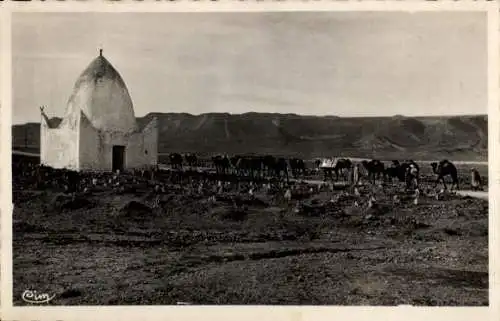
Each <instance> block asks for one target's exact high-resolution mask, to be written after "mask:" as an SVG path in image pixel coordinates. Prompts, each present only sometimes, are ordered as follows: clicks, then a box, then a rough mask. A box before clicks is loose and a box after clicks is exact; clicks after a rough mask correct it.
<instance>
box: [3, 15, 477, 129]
mask: <svg viewBox="0 0 500 321" xmlns="http://www.w3.org/2000/svg"><path fill="white" fill-rule="evenodd" d="M12 21H13V25H12V29H13V30H12V54H13V66H12V68H13V110H12V114H13V124H19V123H25V122H39V120H40V114H39V108H38V107H39V106H41V105H46V106H47V107H46V109H45V111H46V113H47V114H48V115H49V117H54V116H59V117H62V116H63V115H64V111H65V108H66V104H67V101H68V99H69V95H70V94H71V91H72V89H73V86H74V83H75V81H76V79H77V78H78V76H79V75H80V73H81V72H83V70H84V69H85V68H86V67H87V65H88V64H89V63H90V62H91V61H92V60H93V59H94V58H95V57H96V56H98V54H99V48H101V47H102V48H103V55H104V56H105V57H106V58H107V59H108V60H109V61H110V63H111V64H112V65H113V66H114V67H115V68H116V69H117V70H118V72H119V73H120V74H121V76H122V78H123V79H124V81H125V83H126V85H127V88H128V90H129V93H130V95H131V98H132V101H133V103H134V109H135V114H136V116H137V117H140V116H144V115H146V114H147V113H150V112H186V113H191V114H200V113H206V112H229V113H245V112H252V111H253V112H277V113H295V114H304V115H336V116H344V117H349V116H393V115H405V116H413V115H450V114H454V115H459V114H486V113H487V19H486V14H485V13H481V12H419V13H413V14H412V13H403V12H281V13H280V12H274V13H263V12H261V13H14V14H13V17H12Z"/></svg>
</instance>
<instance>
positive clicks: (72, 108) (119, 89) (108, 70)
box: [61, 52, 137, 133]
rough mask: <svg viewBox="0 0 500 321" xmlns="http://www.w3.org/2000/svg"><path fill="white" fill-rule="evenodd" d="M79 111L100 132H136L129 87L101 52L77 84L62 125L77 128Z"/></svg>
mask: <svg viewBox="0 0 500 321" xmlns="http://www.w3.org/2000/svg"><path fill="white" fill-rule="evenodd" d="M80 111H82V112H83V114H84V115H85V116H86V117H87V118H88V119H89V121H90V122H91V124H92V125H93V126H94V127H95V128H97V129H100V130H103V131H113V132H116V131H118V132H125V133H127V132H132V131H135V130H137V122H136V119H135V115H134V107H133V105H132V99H131V98H130V95H129V93H128V90H127V86H125V83H124V81H123V79H122V77H121V76H120V74H119V73H118V72H117V71H116V69H115V68H114V67H113V66H112V65H111V64H110V63H109V61H108V60H106V58H104V57H103V56H102V52H101V54H100V55H99V56H98V57H97V58H95V59H94V60H93V61H92V62H91V63H90V65H89V66H88V67H87V68H86V69H85V70H84V71H83V73H82V74H81V75H80V77H79V78H78V80H77V81H76V83H75V86H74V89H73V93H72V94H71V97H70V98H69V101H68V106H67V109H66V115H65V117H64V119H63V122H62V123H61V125H64V124H66V125H69V126H74V125H76V124H75V123H74V121H75V120H76V119H77V118H76V117H75V116H77V115H78V113H79V112H80Z"/></svg>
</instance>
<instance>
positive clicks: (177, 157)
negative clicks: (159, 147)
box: [169, 153, 182, 169]
mask: <svg viewBox="0 0 500 321" xmlns="http://www.w3.org/2000/svg"><path fill="white" fill-rule="evenodd" d="M169 158H170V165H171V166H172V169H182V156H181V154H179V153H172V154H170V155H169Z"/></svg>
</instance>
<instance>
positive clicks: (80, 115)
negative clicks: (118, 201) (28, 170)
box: [40, 50, 158, 171]
mask: <svg viewBox="0 0 500 321" xmlns="http://www.w3.org/2000/svg"><path fill="white" fill-rule="evenodd" d="M41 112H42V121H41V126H40V131H41V133H40V134H41V136H40V145H41V146H40V161H41V163H42V164H43V165H46V166H50V167H53V168H67V169H73V170H77V171H85V170H97V171H116V170H125V169H134V168H146V167H150V166H154V165H156V164H157V159H158V131H157V120H156V118H155V119H153V120H152V121H151V122H150V123H149V124H147V125H146V126H145V127H144V128H139V126H138V124H137V121H136V118H135V115H134V107H133V104H132V99H131V98H130V95H129V92H128V90H127V87H126V85H125V83H124V81H123V79H122V77H121V76H120V74H119V73H118V72H117V71H116V69H115V68H114V67H113V66H112V65H111V64H110V63H109V61H108V60H106V58H104V56H103V55H102V50H100V54H99V56H98V57H97V58H95V59H94V60H93V61H92V62H91V63H90V65H89V66H88V67H87V69H85V70H84V71H83V73H82V74H81V75H80V77H79V78H78V80H77V81H76V83H75V86H74V89H73V93H72V94H71V96H70V98H69V101H68V105H67V107H66V113H65V115H64V118H63V120H62V121H61V123H60V124H59V125H58V126H52V125H51V122H50V121H49V118H48V117H47V115H46V114H45V112H44V111H43V109H42V110H41Z"/></svg>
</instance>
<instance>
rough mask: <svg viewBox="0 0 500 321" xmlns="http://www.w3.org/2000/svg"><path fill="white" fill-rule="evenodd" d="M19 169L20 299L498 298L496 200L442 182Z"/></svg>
mask: <svg viewBox="0 0 500 321" xmlns="http://www.w3.org/2000/svg"><path fill="white" fill-rule="evenodd" d="M463 180H467V176H466V175H465V174H464V175H463ZM14 181H15V184H14V191H13V192H14V195H13V197H14V203H15V208H14V216H13V222H14V223H13V225H14V226H13V229H14V240H13V241H14V249H13V255H14V258H13V263H14V285H13V286H14V300H15V305H22V304H25V303H24V302H23V301H22V300H21V294H22V292H23V291H24V290H26V289H36V290H37V291H39V292H47V293H52V294H55V298H54V299H53V300H52V301H51V302H50V303H49V304H51V305H117V304H176V303H177V302H188V303H191V304H331V305H396V304H414V305H451V306H458V305H460V306H463V305H488V201H487V200H483V199H476V198H472V197H464V196H459V195H452V194H446V195H444V196H443V198H442V199H439V200H437V199H436V197H435V196H434V193H433V191H430V192H429V193H428V194H427V193H426V192H423V193H422V194H421V195H420V198H419V203H418V204H417V205H415V204H414V203H413V200H414V197H413V196H412V194H411V193H405V192H404V188H403V187H401V186H398V185H397V184H394V185H391V186H387V187H385V188H382V187H372V186H368V185H367V186H364V187H360V189H359V192H360V194H361V195H360V196H355V195H353V194H352V193H348V192H345V191H341V190H333V191H332V190H321V191H316V190H314V191H312V192H311V191H310V186H304V187H302V188H301V189H297V191H296V192H294V194H293V195H292V200H290V201H287V200H286V199H284V197H283V191H273V190H267V189H265V188H260V189H256V190H255V192H254V193H253V194H254V195H253V196H250V195H249V193H248V192H247V190H248V188H249V187H248V186H247V185H245V184H231V185H230V186H226V187H225V188H224V190H223V191H220V193H217V192H214V191H215V190H216V188H214V186H215V185H214V184H212V183H207V184H206V185H205V187H204V189H199V188H198V187H197V186H198V185H199V181H197V179H187V178H185V177H184V178H182V181H180V180H179V178H175V179H173V178H172V177H170V178H168V179H163V180H161V182H162V186H163V187H164V191H161V190H159V191H156V192H155V191H154V188H153V187H154V186H155V185H157V184H159V183H158V182H157V181H156V182H155V181H146V180H144V181H141V180H138V181H137V182H136V183H135V184H128V185H127V186H128V187H130V188H125V189H117V188H113V189H110V188H95V189H94V190H92V191H90V190H89V191H87V192H86V193H83V192H82V193H79V194H76V195H73V196H71V195H67V194H65V193H63V192H62V191H61V190H58V189H57V188H45V189H43V190H42V189H41V188H36V187H34V186H31V185H30V184H29V183H28V182H26V181H23V179H21V178H16V177H14ZM211 184H212V185H211ZM464 184H466V183H464ZM238 185H239V186H238ZM423 190H424V191H426V189H425V188H424V189H423ZM370 193H371V194H373V195H375V198H376V203H375V204H376V205H375V206H374V207H373V208H369V207H368V195H369V194H370ZM214 196H215V199H214ZM395 196H396V199H395ZM297 202H299V205H297Z"/></svg>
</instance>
